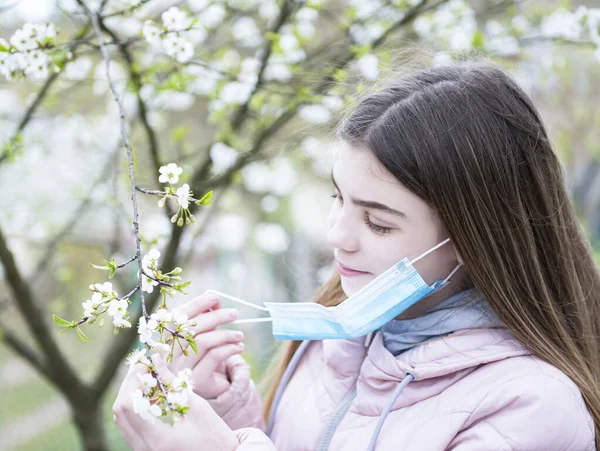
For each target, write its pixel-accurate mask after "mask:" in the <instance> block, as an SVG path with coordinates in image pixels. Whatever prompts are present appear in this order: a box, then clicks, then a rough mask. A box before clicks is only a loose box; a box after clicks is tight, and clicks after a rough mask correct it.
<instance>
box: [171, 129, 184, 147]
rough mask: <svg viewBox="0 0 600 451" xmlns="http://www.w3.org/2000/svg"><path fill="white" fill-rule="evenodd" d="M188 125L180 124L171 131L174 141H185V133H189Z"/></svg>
mask: <svg viewBox="0 0 600 451" xmlns="http://www.w3.org/2000/svg"><path fill="white" fill-rule="evenodd" d="M187 131H188V130H187V127H186V126H185V125H180V126H179V127H177V128H176V129H175V130H173V131H172V132H171V139H173V141H174V142H176V143H177V142H180V141H183V139H184V138H185V135H186V134H187Z"/></svg>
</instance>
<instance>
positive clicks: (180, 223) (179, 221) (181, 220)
mask: <svg viewBox="0 0 600 451" xmlns="http://www.w3.org/2000/svg"><path fill="white" fill-rule="evenodd" d="M177 225H178V226H179V227H181V226H182V225H183V218H179V219H178V220H177Z"/></svg>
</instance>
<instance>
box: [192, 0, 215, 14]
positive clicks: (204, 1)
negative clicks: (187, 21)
mask: <svg viewBox="0 0 600 451" xmlns="http://www.w3.org/2000/svg"><path fill="white" fill-rule="evenodd" d="M209 3H210V0H188V6H189V7H190V9H191V10H192V11H194V12H202V10H203V9H204V8H206V7H207V6H208V4H209Z"/></svg>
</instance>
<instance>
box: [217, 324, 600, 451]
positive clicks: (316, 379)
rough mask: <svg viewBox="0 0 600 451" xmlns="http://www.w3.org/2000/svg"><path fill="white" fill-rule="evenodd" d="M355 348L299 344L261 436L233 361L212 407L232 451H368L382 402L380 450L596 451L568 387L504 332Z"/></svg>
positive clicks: (250, 388) (242, 370)
mask: <svg viewBox="0 0 600 451" xmlns="http://www.w3.org/2000/svg"><path fill="white" fill-rule="evenodd" d="M363 343H364V339H363V338H359V339H347V340H324V341H315V342H310V343H308V342H307V343H306V344H307V345H308V346H304V347H303V348H305V353H304V355H302V357H301V359H300V361H299V362H300V363H299V365H298V366H297V368H296V370H295V372H294V373H293V376H292V377H291V379H290V381H289V384H288V385H287V387H286V388H285V390H284V392H283V395H282V397H281V402H280V403H279V406H278V408H277V410H276V412H275V416H274V428H273V430H272V432H271V434H270V438H269V437H267V435H266V434H265V432H266V428H265V424H264V421H263V419H262V405H261V404H262V403H261V399H260V396H259V394H258V392H257V390H256V387H255V386H254V383H253V382H252V381H251V380H250V371H249V368H248V366H247V365H246V364H245V362H243V360H242V359H241V358H239V359H234V360H232V361H231V362H232V363H231V366H230V376H231V378H232V385H231V387H230V389H229V390H228V391H226V392H225V393H223V394H222V395H220V396H219V397H218V398H216V399H215V400H210V401H209V402H210V403H211V404H212V406H213V408H214V409H215V411H216V412H217V413H218V414H219V415H220V416H221V417H222V418H223V419H224V420H225V422H226V423H227V424H228V425H229V426H230V427H231V428H232V429H234V430H235V432H236V434H237V436H238V439H239V440H240V446H239V447H238V448H237V451H309V450H310V451H314V450H317V449H329V450H330V451H342V450H344V451H346V450H351V451H354V450H357V451H363V450H367V449H368V448H369V443H370V442H371V440H373V436H374V431H375V429H376V427H377V424H378V422H380V418H382V413H384V412H385V411H386V405H388V404H391V405H389V406H387V407H389V410H390V412H389V415H387V417H386V418H385V420H384V421H383V423H382V427H381V430H380V433H379V435H378V436H377V437H376V441H374V442H373V443H374V444H375V448H374V449H375V450H377V451H392V450H393V451H397V450H400V449H401V450H404V451H411V450H418V451H422V450H427V451H436V450H446V449H448V450H454V451H481V450H524V451H525V450H526V451H535V450H539V451H554V450H556V451H559V450H560V451H565V450H569V451H592V450H596V447H595V443H594V424H593V421H592V418H591V415H590V414H589V412H588V410H587V408H586V405H585V404H584V401H583V398H582V396H581V393H580V391H579V389H578V388H577V386H576V385H575V384H574V383H573V382H572V381H571V379H569V378H568V377H567V376H566V375H565V374H564V373H562V372H561V371H559V370H558V369H557V368H555V367H554V366H552V365H549V364H547V363H545V362H543V361H542V360H540V359H538V358H536V357H534V356H532V355H531V353H530V352H529V351H528V350H527V349H525V348H524V347H523V346H522V345H521V344H520V343H519V342H518V341H516V340H515V339H514V338H513V337H512V336H511V335H510V334H509V333H508V332H507V331H506V329H471V330H466V331H460V332H455V333H453V334H451V335H449V336H447V337H444V338H437V339H432V340H430V341H428V342H425V343H424V344H422V345H418V346H416V347H414V348H411V349H409V350H407V351H405V352H403V353H401V354H400V355H398V356H397V357H394V356H393V355H392V354H391V353H390V352H389V351H388V350H387V349H386V348H385V347H384V346H383V340H382V337H381V334H379V333H378V334H376V335H375V338H374V339H373V342H372V343H371V345H370V347H369V348H366V347H365V346H364V344H363ZM407 374H410V375H411V376H407ZM413 376H414V380H410V381H409V380H406V381H405V382H404V384H403V385H405V387H404V388H403V389H402V387H400V389H399V386H400V383H401V381H403V380H405V378H408V379H412V377H413ZM407 383H408V384H407ZM406 384H407V385H406ZM354 388H355V396H352V394H353V393H354V390H353V389H354ZM334 415H335V416H334ZM336 420H337V421H336ZM380 426H381V425H380ZM326 429H327V430H326ZM324 443H325V444H324ZM319 444H321V448H319V446H320V445H319Z"/></svg>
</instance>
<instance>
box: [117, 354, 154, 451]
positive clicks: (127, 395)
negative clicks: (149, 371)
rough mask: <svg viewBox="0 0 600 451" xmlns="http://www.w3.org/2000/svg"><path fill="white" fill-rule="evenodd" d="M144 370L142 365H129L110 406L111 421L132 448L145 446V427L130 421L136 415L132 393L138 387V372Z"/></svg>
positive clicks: (141, 372)
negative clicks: (141, 427)
mask: <svg viewBox="0 0 600 451" xmlns="http://www.w3.org/2000/svg"><path fill="white" fill-rule="evenodd" d="M144 372H146V367H145V366H144V365H140V364H137V365H131V367H130V368H129V371H128V372H127V375H126V376H125V379H124V380H123V383H122V384H121V387H120V388H119V393H118V395H117V398H116V400H115V402H114V404H113V407H112V411H113V421H114V422H115V424H116V425H117V427H118V428H119V431H120V432H121V435H122V436H123V438H124V439H125V441H126V442H127V443H128V444H129V446H130V447H131V448H132V449H145V448H147V445H146V441H145V440H144V430H145V429H139V428H135V427H133V426H132V423H131V421H130V419H131V417H132V416H137V413H135V411H134V410H133V399H132V395H133V393H134V392H135V390H137V389H138V380H139V379H138V374H144Z"/></svg>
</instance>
